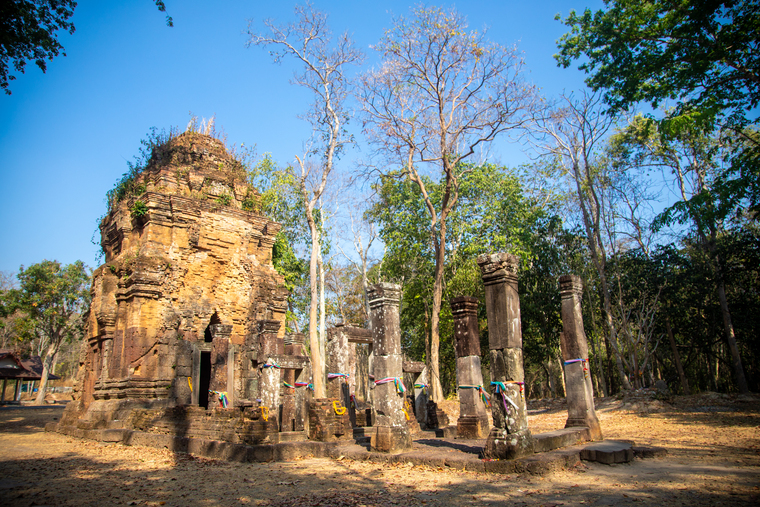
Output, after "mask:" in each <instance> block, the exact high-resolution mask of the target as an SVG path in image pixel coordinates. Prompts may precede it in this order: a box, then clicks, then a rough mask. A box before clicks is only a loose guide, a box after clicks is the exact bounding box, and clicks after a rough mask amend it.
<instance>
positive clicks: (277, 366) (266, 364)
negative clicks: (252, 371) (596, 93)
mask: <svg viewBox="0 0 760 507" xmlns="http://www.w3.org/2000/svg"><path fill="white" fill-rule="evenodd" d="M261 367H262V368H277V369H278V370H281V369H282V366H280V365H279V364H277V363H275V362H274V361H272V364H269V363H264V364H263V365H262V366H261Z"/></svg>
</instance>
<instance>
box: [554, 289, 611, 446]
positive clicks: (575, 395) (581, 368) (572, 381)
mask: <svg viewBox="0 0 760 507" xmlns="http://www.w3.org/2000/svg"><path fill="white" fill-rule="evenodd" d="M559 290H560V295H561V296H562V335H561V336H560V345H561V348H562V358H563V360H564V361H565V379H566V392H567V423H566V424H565V427H566V428H569V427H571V426H585V427H587V428H588V429H589V432H590V433H591V438H592V439H593V440H601V439H602V428H601V426H600V425H599V419H597V417H596V409H595V408H594V388H593V386H592V385H591V375H590V373H589V362H588V344H587V342H586V333H585V332H584V330H583V314H582V313H581V296H582V294H583V282H582V281H581V279H580V277H578V276H575V275H563V276H561V277H560V278H559Z"/></svg>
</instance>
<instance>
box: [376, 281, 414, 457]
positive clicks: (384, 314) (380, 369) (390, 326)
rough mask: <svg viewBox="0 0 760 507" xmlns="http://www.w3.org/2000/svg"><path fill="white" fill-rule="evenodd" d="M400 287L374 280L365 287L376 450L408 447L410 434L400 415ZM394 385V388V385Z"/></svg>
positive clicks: (401, 405)
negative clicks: (367, 304) (371, 351)
mask: <svg viewBox="0 0 760 507" xmlns="http://www.w3.org/2000/svg"><path fill="white" fill-rule="evenodd" d="M400 296H401V287H400V286H399V285H395V284H391V283H378V284H375V285H373V286H372V287H370V289H369V291H368V299H369V307H370V319H371V321H372V340H373V351H374V360H373V370H374V371H373V375H374V377H375V387H374V389H373V394H372V398H373V404H374V407H373V408H374V413H375V418H374V424H373V428H374V431H373V434H372V436H371V439H370V446H371V447H372V449H373V450H375V451H380V452H400V451H403V450H406V449H409V448H411V446H412V438H411V435H410V433H409V429H408V427H407V423H406V416H405V415H404V396H405V393H404V392H399V391H400V388H401V386H402V385H403V377H404V374H403V362H402V357H401V324H400V319H399V300H400ZM397 386H398V388H397Z"/></svg>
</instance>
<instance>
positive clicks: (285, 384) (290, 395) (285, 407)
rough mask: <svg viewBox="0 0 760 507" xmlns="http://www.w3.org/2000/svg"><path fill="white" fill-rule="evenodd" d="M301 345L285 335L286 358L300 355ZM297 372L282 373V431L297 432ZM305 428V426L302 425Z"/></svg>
mask: <svg viewBox="0 0 760 507" xmlns="http://www.w3.org/2000/svg"><path fill="white" fill-rule="evenodd" d="M300 348H301V344H300V343H298V340H297V339H296V338H295V337H293V335H285V339H284V350H285V355H286V356H296V355H300V354H298V353H297V351H298V352H300ZM296 396H297V395H296V370H294V369H292V368H288V369H287V370H284V371H283V373H282V394H281V398H280V402H281V406H282V410H281V411H280V431H297V430H296V426H297V425H296ZM301 426H302V427H303V424H302V425H301Z"/></svg>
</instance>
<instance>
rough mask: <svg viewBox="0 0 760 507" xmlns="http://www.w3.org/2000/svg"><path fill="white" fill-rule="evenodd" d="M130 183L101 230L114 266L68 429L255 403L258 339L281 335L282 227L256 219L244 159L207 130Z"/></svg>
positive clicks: (100, 293) (99, 272)
mask: <svg viewBox="0 0 760 507" xmlns="http://www.w3.org/2000/svg"><path fill="white" fill-rule="evenodd" d="M130 185H131V187H130V188H131V189H132V190H131V192H130V193H129V194H127V195H126V196H125V197H123V198H122V199H121V200H120V201H118V202H115V203H113V204H112V206H111V211H110V212H109V213H108V214H107V215H106V216H105V218H103V220H102V222H101V223H100V232H101V244H102V246H103V250H104V252H105V264H103V265H102V266H100V267H99V268H98V269H96V270H95V272H94V274H93V284H92V306H91V311H90V315H89V320H88V334H87V340H88V343H87V349H86V357H83V359H82V361H83V363H84V364H83V368H82V370H81V373H80V385H79V393H78V394H79V396H78V398H77V400H76V401H75V402H74V403H71V404H70V406H69V407H68V409H67V413H66V415H65V416H64V420H66V421H68V423H69V424H71V423H73V422H74V421H75V420H78V422H79V423H80V426H81V423H82V422H84V421H89V422H90V424H91V425H92V427H98V426H100V427H102V424H103V423H109V422H110V421H112V420H118V419H121V418H123V417H124V416H125V412H128V411H130V410H132V409H134V408H161V407H171V406H176V405H198V406H207V405H208V404H209V402H211V403H216V404H217V406H218V403H219V401H220V400H219V399H217V398H218V397H221V393H224V397H226V403H227V404H230V405H233V404H234V405H241V404H243V405H245V402H246V401H247V400H251V399H255V398H258V397H259V396H258V395H259V391H258V389H259V387H258V385H259V384H258V382H259V378H258V377H259V376H260V375H261V373H260V372H261V368H258V367H257V358H256V352H257V347H258V345H257V344H258V341H259V335H260V332H261V330H262V329H264V328H266V329H267V330H268V332H270V333H271V331H272V330H275V332H276V333H278V334H279V338H280V339H281V338H282V335H283V333H284V325H281V324H283V322H284V318H285V308H286V297H287V295H288V294H287V291H286V290H285V289H284V287H283V279H282V277H281V276H280V275H278V274H277V272H276V271H275V269H274V267H273V266H272V248H273V245H274V242H275V235H276V233H277V232H278V230H279V228H280V226H279V225H278V224H276V223H274V222H272V221H271V220H269V219H268V218H266V217H265V216H263V215H262V214H260V213H258V212H257V211H256V209H257V206H258V198H259V194H258V192H257V191H256V190H255V189H254V188H253V187H251V186H250V185H248V184H247V183H246V180H245V171H244V168H243V166H242V165H241V164H240V162H238V161H236V160H235V159H234V158H233V157H232V156H231V155H230V154H229V153H228V152H227V151H226V150H225V148H224V145H223V143H222V142H220V141H219V140H217V139H214V138H212V137H209V136H205V135H202V134H199V133H194V132H186V133H184V134H182V135H179V136H177V137H174V138H173V139H170V140H169V141H167V142H166V143H164V144H162V145H160V146H158V147H157V148H155V149H154V151H153V155H152V158H151V159H150V162H149V163H148V165H147V167H146V168H145V170H144V171H143V172H142V173H141V174H140V175H139V176H138V177H137V179H136V180H135V181H133V182H131V183H130ZM130 194H131V195H130ZM210 397H211V400H210Z"/></svg>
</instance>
